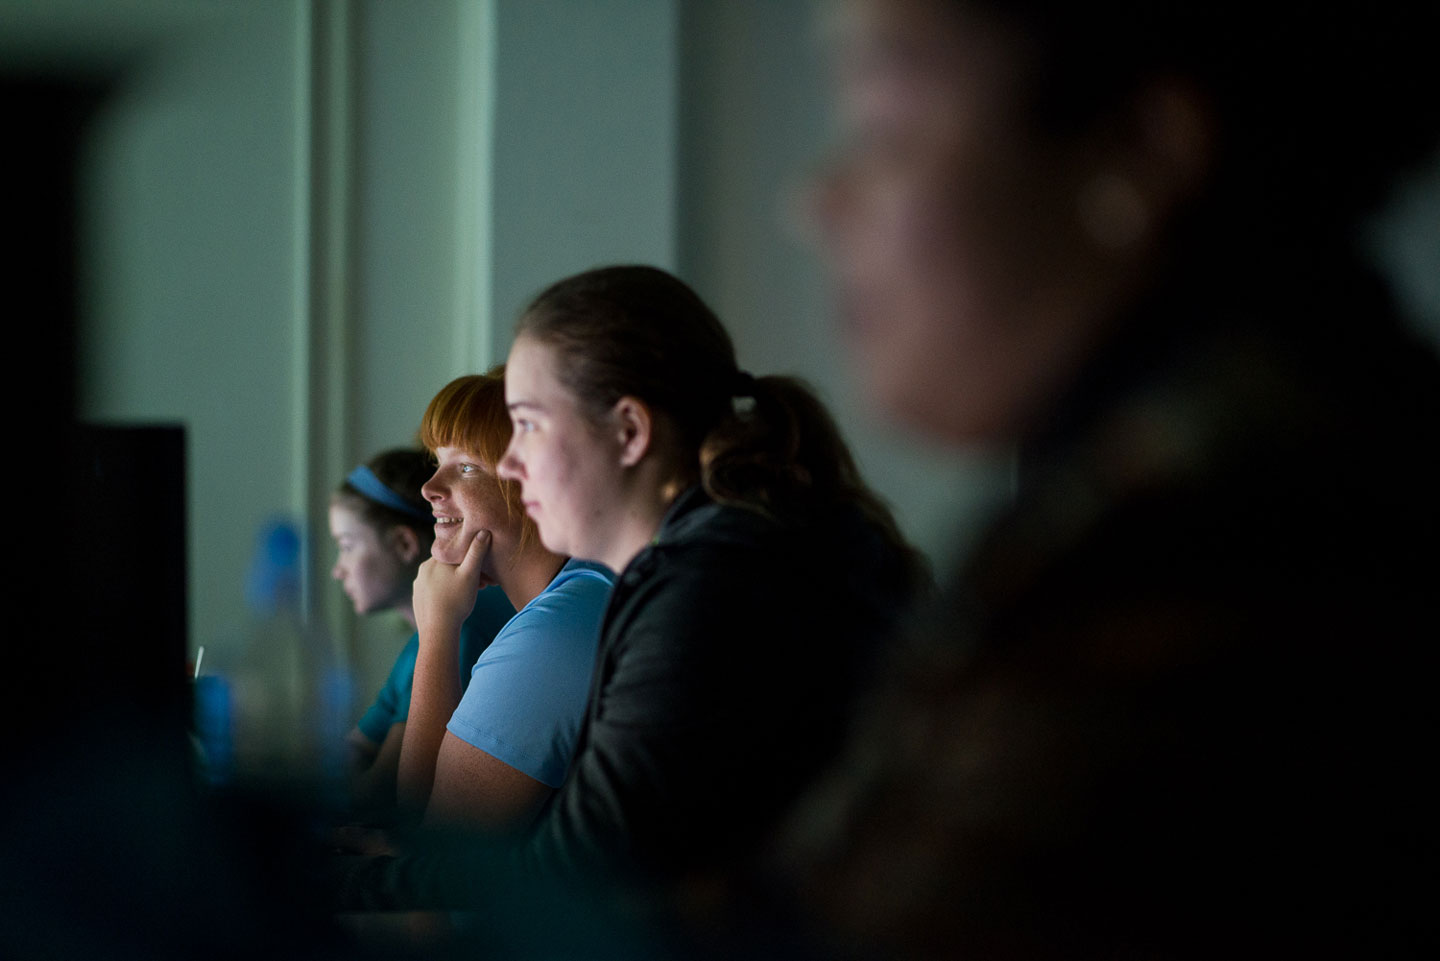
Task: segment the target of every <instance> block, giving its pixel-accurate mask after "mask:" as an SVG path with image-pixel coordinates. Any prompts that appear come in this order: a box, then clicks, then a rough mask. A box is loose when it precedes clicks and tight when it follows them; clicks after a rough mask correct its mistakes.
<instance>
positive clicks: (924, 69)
mask: <svg viewBox="0 0 1440 961" xmlns="http://www.w3.org/2000/svg"><path fill="white" fill-rule="evenodd" d="M824 33H825V34H826V36H827V38H828V45H829V47H830V49H831V50H832V51H833V53H834V56H835V67H836V71H837V76H838V79H839V83H840V89H841V92H842V94H844V95H846V97H847V100H846V101H845V102H844V107H845V110H846V112H847V113H855V112H860V113H862V114H863V113H864V112H865V111H867V110H875V109H886V108H889V109H894V108H895V107H896V106H907V105H908V106H912V107H916V106H923V105H925V104H926V103H927V101H928V102H930V103H938V104H941V105H943V103H944V101H945V100H946V99H947V98H957V97H958V98H969V97H972V96H974V95H976V94H977V93H978V92H980V91H981V90H986V92H987V93H989V92H993V91H990V90H987V88H994V87H996V86H1000V85H1006V84H1008V83H1009V82H1010V81H1012V80H1013V79H1016V78H1017V77H1018V76H1019V73H1020V67H1021V66H1022V65H1023V64H1024V62H1025V60H1026V58H1025V57H1024V56H1023V54H1024V52H1025V47H1024V44H1023V41H1022V38H1021V36H1020V34H1018V33H1017V32H1015V31H1013V30H1010V29H1007V28H1006V27H1004V26H1003V25H1002V24H1001V23H1000V22H999V21H997V20H995V19H993V18H991V17H987V16H984V15H983V14H981V13H980V12H977V11H976V10H974V9H973V8H971V7H970V6H969V5H968V4H965V3H962V2H960V0H841V2H839V3H837V4H835V5H834V8H833V9H832V10H831V11H830V15H829V16H828V17H827V18H826V20H825V21H824Z"/></svg>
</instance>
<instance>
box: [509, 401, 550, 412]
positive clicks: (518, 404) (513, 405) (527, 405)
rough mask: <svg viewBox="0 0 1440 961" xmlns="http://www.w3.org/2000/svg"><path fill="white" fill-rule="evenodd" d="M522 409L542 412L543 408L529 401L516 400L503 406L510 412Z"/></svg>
mask: <svg viewBox="0 0 1440 961" xmlns="http://www.w3.org/2000/svg"><path fill="white" fill-rule="evenodd" d="M522 407H525V408H528V409H530V410H544V408H543V407H541V406H540V405H539V404H537V403H535V402H534V401H531V400H517V401H514V402H512V403H509V404H506V405H505V409H506V410H511V411H513V410H518V409H520V408H522Z"/></svg>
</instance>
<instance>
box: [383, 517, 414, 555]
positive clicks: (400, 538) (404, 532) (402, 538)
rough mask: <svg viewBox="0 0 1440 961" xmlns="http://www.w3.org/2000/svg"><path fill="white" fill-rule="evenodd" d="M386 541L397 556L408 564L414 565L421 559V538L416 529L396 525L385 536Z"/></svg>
mask: <svg viewBox="0 0 1440 961" xmlns="http://www.w3.org/2000/svg"><path fill="white" fill-rule="evenodd" d="M385 540H386V542H387V543H388V544H389V546H390V549H391V550H392V551H394V552H395V554H396V556H398V557H399V558H400V559H401V560H402V561H404V562H405V563H406V564H413V563H414V562H415V561H416V559H418V558H419V557H420V537H419V535H417V534H416V533H415V530H414V528H411V527H406V526H405V525H404V524H396V525H395V526H394V527H392V528H390V531H389V533H388V534H386V535H385Z"/></svg>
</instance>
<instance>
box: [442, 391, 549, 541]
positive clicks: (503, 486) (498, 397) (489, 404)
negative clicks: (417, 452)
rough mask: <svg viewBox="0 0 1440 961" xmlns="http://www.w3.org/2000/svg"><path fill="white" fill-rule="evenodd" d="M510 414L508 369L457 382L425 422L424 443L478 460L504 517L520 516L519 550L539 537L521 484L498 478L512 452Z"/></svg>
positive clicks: (443, 395) (445, 392) (443, 396)
mask: <svg viewBox="0 0 1440 961" xmlns="http://www.w3.org/2000/svg"><path fill="white" fill-rule="evenodd" d="M510 430H511V428H510V412H509V410H507V409H506V407H505V365H504V364H498V365H496V366H494V367H492V368H490V369H489V370H487V371H486V372H485V373H483V374H466V375H465V376H464V377H457V378H455V379H454V380H452V381H451V382H450V383H448V384H446V385H445V386H444V387H442V388H440V392H439V393H438V394H436V395H435V396H434V397H433V398H432V399H431V401H430V403H429V405H428V406H427V407H426V408H425V414H424V416H423V417H421V418H420V443H421V444H423V445H425V448H426V450H428V451H430V453H431V454H434V453H435V451H436V450H438V449H439V448H441V447H457V448H459V449H460V450H463V451H465V452H466V453H468V454H470V455H472V456H474V457H475V459H477V460H479V461H480V462H481V463H482V464H483V465H484V467H485V470H486V472H487V473H488V474H489V475H490V476H491V478H492V479H493V480H494V481H495V483H496V484H497V485H498V486H499V488H500V494H501V496H502V497H504V499H505V511H506V514H507V515H508V516H510V517H514V516H516V515H517V514H518V515H519V516H520V519H521V523H522V528H521V532H520V545H521V547H524V546H526V545H528V544H529V543H531V540H532V538H534V537H538V536H539V535H538V532H537V531H536V529H535V522H534V521H533V520H531V519H530V515H528V514H526V513H525V505H524V503H523V502H522V501H521V499H520V484H519V483H518V482H516V481H513V480H507V479H505V478H502V477H500V476H499V475H498V474H497V473H496V467H497V466H498V465H499V463H500V458H502V457H504V456H505V448H506V447H508V446H510Z"/></svg>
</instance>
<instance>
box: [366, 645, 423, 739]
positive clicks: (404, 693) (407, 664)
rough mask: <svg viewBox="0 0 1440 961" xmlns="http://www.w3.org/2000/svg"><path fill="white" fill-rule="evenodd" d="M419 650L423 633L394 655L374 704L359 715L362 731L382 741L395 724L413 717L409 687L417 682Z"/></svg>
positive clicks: (370, 737)
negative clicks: (416, 665)
mask: <svg viewBox="0 0 1440 961" xmlns="http://www.w3.org/2000/svg"><path fill="white" fill-rule="evenodd" d="M419 653H420V635H419V634H413V635H411V637H410V641H409V643H407V644H406V645H405V646H404V647H403V648H401V650H400V656H399V657H397V658H395V664H394V665H393V666H392V667H391V668H390V675H389V677H387V678H386V679H385V684H384V685H383V686H382V687H381V688H380V693H379V694H377V695H376V696H375V703H374V704H371V705H370V707H369V709H367V710H366V711H365V713H364V714H363V715H361V716H360V720H359V721H358V722H357V723H356V726H357V727H359V728H360V733H361V734H363V735H365V736H366V737H367V738H369V739H370V740H372V741H374V742H375V743H376V744H379V743H380V742H381V741H383V740H385V735H386V734H388V733H389V732H390V728H391V726H392V725H395V724H398V723H400V722H401V721H403V720H405V719H406V718H407V717H409V716H410V688H411V685H412V684H414V682H415V658H416V656H417V655H418V654H419Z"/></svg>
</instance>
